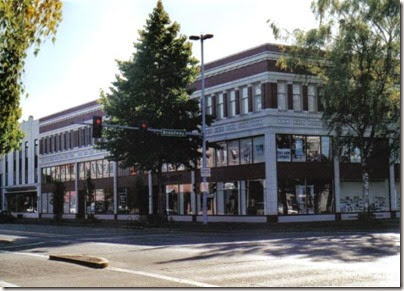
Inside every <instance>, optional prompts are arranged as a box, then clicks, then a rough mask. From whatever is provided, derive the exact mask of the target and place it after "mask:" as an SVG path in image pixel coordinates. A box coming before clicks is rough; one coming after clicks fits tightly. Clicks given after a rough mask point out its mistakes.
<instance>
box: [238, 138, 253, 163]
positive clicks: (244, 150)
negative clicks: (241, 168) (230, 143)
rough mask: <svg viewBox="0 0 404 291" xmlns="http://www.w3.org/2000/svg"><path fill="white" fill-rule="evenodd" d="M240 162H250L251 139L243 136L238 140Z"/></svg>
mask: <svg viewBox="0 0 404 291" xmlns="http://www.w3.org/2000/svg"><path fill="white" fill-rule="evenodd" d="M240 154H241V155H240V156H241V159H240V162H241V164H242V165H244V164H251V163H252V139H251V138H245V139H241V140H240Z"/></svg>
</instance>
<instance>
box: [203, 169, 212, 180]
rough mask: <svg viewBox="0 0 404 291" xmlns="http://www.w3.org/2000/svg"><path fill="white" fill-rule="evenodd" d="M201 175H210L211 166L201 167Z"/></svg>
mask: <svg viewBox="0 0 404 291" xmlns="http://www.w3.org/2000/svg"><path fill="white" fill-rule="evenodd" d="M201 177H202V178H203V177H206V178H209V177H210V168H201Z"/></svg>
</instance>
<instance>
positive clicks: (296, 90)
mask: <svg viewBox="0 0 404 291" xmlns="http://www.w3.org/2000/svg"><path fill="white" fill-rule="evenodd" d="M301 90H302V87H301V85H300V84H293V110H296V111H302V91H301Z"/></svg>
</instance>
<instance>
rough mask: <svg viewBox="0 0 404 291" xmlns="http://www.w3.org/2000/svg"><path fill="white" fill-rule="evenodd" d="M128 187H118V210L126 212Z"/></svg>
mask: <svg viewBox="0 0 404 291" xmlns="http://www.w3.org/2000/svg"><path fill="white" fill-rule="evenodd" d="M127 199H128V188H118V212H119V213H125V214H126V213H128V212H127V211H128V206H127V205H128V203H127Z"/></svg>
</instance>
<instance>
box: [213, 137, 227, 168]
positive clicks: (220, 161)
mask: <svg viewBox="0 0 404 291" xmlns="http://www.w3.org/2000/svg"><path fill="white" fill-rule="evenodd" d="M218 145H219V146H220V148H219V149H217V150H216V166H218V167H222V166H227V143H226V142H221V143H218Z"/></svg>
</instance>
